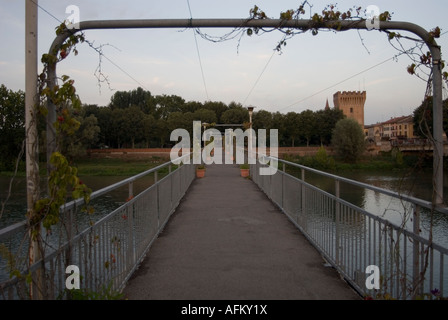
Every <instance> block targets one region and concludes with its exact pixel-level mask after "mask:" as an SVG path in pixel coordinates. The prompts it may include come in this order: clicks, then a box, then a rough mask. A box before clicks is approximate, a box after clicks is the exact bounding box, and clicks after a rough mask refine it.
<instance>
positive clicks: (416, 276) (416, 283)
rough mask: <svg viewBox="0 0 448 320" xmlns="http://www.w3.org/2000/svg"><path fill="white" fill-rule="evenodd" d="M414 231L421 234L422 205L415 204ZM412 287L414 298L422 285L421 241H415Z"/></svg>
mask: <svg viewBox="0 0 448 320" xmlns="http://www.w3.org/2000/svg"><path fill="white" fill-rule="evenodd" d="M413 232H414V234H416V235H419V234H420V207H419V206H418V205H416V204H415V205H414V217H413ZM412 262H413V263H412V265H413V268H412V289H413V297H412V298H413V299H415V297H416V296H417V295H419V293H420V292H419V290H418V287H420V242H419V241H414V244H413V261H412Z"/></svg>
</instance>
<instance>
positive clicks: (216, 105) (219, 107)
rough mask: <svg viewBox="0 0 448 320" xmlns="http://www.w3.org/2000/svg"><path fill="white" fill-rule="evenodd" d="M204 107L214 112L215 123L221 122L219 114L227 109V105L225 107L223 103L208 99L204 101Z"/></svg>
mask: <svg viewBox="0 0 448 320" xmlns="http://www.w3.org/2000/svg"><path fill="white" fill-rule="evenodd" d="M204 108H205V109H208V110H212V111H213V112H215V114H216V123H223V121H222V119H221V116H222V114H223V113H224V112H226V111H227V110H228V109H229V107H227V106H226V104H225V103H223V102H217V101H208V102H206V103H204Z"/></svg>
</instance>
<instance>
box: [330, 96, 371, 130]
mask: <svg viewBox="0 0 448 320" xmlns="http://www.w3.org/2000/svg"><path fill="white" fill-rule="evenodd" d="M333 101H334V107H335V109H339V110H342V112H343V113H344V115H345V116H346V117H347V118H353V119H355V120H356V121H358V123H359V124H360V125H361V127H362V128H363V129H364V105H365V103H366V92H365V91H362V92H361V91H349V92H347V91H344V92H340V91H338V92H336V93H335V94H334V95H333Z"/></svg>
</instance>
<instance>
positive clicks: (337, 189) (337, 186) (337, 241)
mask: <svg viewBox="0 0 448 320" xmlns="http://www.w3.org/2000/svg"><path fill="white" fill-rule="evenodd" d="M334 187H335V196H336V201H335V205H336V235H335V237H336V239H335V247H336V248H335V249H336V252H335V254H336V259H335V260H336V264H337V265H339V264H340V261H341V247H340V245H341V232H340V225H339V223H340V218H341V217H340V205H339V201H338V200H339V198H340V182H339V180H335V181H334Z"/></svg>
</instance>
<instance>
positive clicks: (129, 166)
mask: <svg viewBox="0 0 448 320" xmlns="http://www.w3.org/2000/svg"><path fill="white" fill-rule="evenodd" d="M168 161H169V159H165V158H160V157H151V158H148V159H118V158H102V159H99V158H84V159H79V160H76V161H75V163H73V164H71V165H72V166H74V167H76V168H78V175H79V176H133V175H136V174H139V173H141V172H144V171H146V170H149V169H151V168H154V167H156V166H159V165H161V164H163V163H166V162H168ZM173 168H174V166H173ZM163 170H166V171H168V169H162V170H161V171H163ZM39 171H40V175H41V176H45V175H46V163H40V164H39ZM13 175H14V172H13V171H1V172H0V176H4V177H12V176H13ZM16 176H17V177H25V176H26V172H25V167H24V166H23V167H22V166H21V167H20V169H19V171H18V172H17V175H16Z"/></svg>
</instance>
